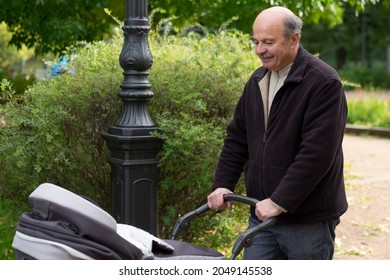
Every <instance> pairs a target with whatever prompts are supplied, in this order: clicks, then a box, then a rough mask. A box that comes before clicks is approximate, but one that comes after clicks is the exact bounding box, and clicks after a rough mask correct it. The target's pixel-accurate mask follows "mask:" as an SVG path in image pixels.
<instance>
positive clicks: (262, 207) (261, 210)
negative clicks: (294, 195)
mask: <svg viewBox="0 0 390 280" xmlns="http://www.w3.org/2000/svg"><path fill="white" fill-rule="evenodd" d="M281 213H282V210H281V209H280V208H278V207H277V206H276V205H275V204H274V203H273V202H272V200H271V199H269V198H267V199H264V200H262V201H260V202H258V203H257V204H256V209H255V214H256V216H257V218H258V219H259V220H260V221H263V222H264V221H266V220H268V219H269V218H272V217H275V216H278V215H280V214H281Z"/></svg>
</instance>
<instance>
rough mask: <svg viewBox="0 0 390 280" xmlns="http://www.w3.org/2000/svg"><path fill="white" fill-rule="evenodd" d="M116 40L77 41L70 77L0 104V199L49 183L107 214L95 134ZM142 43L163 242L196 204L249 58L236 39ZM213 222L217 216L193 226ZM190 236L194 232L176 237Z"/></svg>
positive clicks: (114, 84) (115, 87)
mask: <svg viewBox="0 0 390 280" xmlns="http://www.w3.org/2000/svg"><path fill="white" fill-rule="evenodd" d="M122 42H123V38H122V36H121V34H118V35H117V36H116V37H115V38H113V40H112V42H110V43H106V42H97V43H94V44H87V45H85V46H84V48H81V49H79V50H78V51H77V55H76V56H75V57H74V58H73V62H72V64H71V65H70V67H72V69H74V71H73V72H74V75H71V74H70V73H65V74H63V75H60V76H56V77H54V78H50V79H48V80H44V81H42V82H39V83H38V84H36V85H34V86H33V87H31V88H29V89H28V90H27V91H26V93H25V95H24V96H23V98H22V100H19V101H18V102H8V103H7V104H5V105H2V107H0V110H1V111H0V120H2V122H1V130H0V164H1V167H2V168H1V169H0V180H1V181H0V185H1V186H2V189H1V190H0V196H2V197H12V198H13V200H14V201H15V202H16V203H18V204H20V205H23V204H25V203H26V200H27V199H26V198H27V196H28V195H29V194H30V193H31V191H32V190H33V189H35V188H36V187H37V185H39V184H41V183H43V182H51V183H54V184H58V185H60V186H63V187H65V188H67V189H69V190H72V191H74V192H76V193H79V194H83V195H86V196H89V197H90V198H92V199H93V200H95V201H97V202H98V203H99V204H100V205H102V206H103V207H104V208H105V209H109V201H110V199H109V196H110V191H111V190H110V179H109V173H110V167H109V164H108V153H109V151H108V149H107V148H106V144H105V142H104V140H103V139H102V137H101V133H102V132H105V131H106V130H107V128H108V126H109V125H111V124H113V123H114V122H115V121H116V120H117V118H118V117H119V116H120V110H121V107H122V105H121V101H120V99H119V98H118V97H117V94H118V92H119V88H120V83H121V82H122V80H123V76H122V73H121V72H122V70H121V69H120V67H119V64H118V57H119V54H120V50H121V47H122ZM150 46H151V50H152V54H153V57H154V64H153V66H152V68H151V70H150V77H149V79H150V81H151V84H152V85H153V92H154V95H155V96H154V97H153V98H152V99H151V102H150V106H149V107H150V112H151V115H152V118H153V120H154V121H155V122H156V123H157V124H158V125H159V127H160V129H161V135H159V137H161V138H162V139H163V140H164V145H163V148H162V150H161V153H160V154H159V158H160V166H159V167H160V178H161V181H160V190H159V205H160V211H159V213H160V232H161V235H162V236H163V237H167V235H168V233H169V232H170V230H171V228H172V226H173V222H174V221H175V219H176V218H177V217H178V215H180V214H184V213H185V212H187V211H190V210H193V209H194V208H195V207H196V206H199V205H200V204H201V203H204V202H205V199H206V196H207V194H208V193H209V192H210V185H211V183H212V179H213V174H214V166H215V163H216V161H217V157H218V155H219V151H220V148H221V145H222V140H223V137H224V130H225V127H226V124H227V122H228V120H229V119H230V117H231V115H232V113H233V108H234V105H235V103H236V100H237V99H238V97H239V95H241V92H242V88H243V85H244V83H245V81H246V80H247V78H248V76H249V75H250V73H251V72H252V71H253V69H254V68H255V67H257V66H258V59H257V58H256V56H255V55H254V54H253V53H252V50H251V45H250V40H249V38H248V37H247V36H245V35H242V34H239V33H225V32H220V33H219V34H217V35H211V34H207V35H206V36H205V37H198V36H196V35H191V34H190V35H189V36H186V37H160V36H158V35H156V34H151V36H150ZM20 211H21V209H20ZM231 218H233V217H231ZM218 219H221V218H218ZM214 224H221V223H220V220H214V222H211V220H206V221H203V222H201V225H214ZM231 224H232V223H224V224H221V226H222V227H223V232H224V233H226V231H228V232H230V233H232V232H234V231H235V229H234V228H232V227H231ZM198 234H199V231H196V226H195V231H192V232H189V233H187V234H186V236H185V238H193V237H194V236H195V235H198ZM224 238H226V239H225V241H224V242H225V243H226V242H228V243H229V242H230V241H231V239H229V238H227V237H226V235H225V236H224ZM206 239H207V238H206ZM220 241H221V240H220ZM206 246H207V244H206ZM218 247H224V246H222V245H219V246H218Z"/></svg>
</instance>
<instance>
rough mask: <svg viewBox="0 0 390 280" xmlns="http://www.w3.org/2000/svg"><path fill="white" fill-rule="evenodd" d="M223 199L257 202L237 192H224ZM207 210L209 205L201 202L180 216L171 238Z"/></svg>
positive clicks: (252, 204)
mask: <svg viewBox="0 0 390 280" xmlns="http://www.w3.org/2000/svg"><path fill="white" fill-rule="evenodd" d="M224 200H225V201H237V202H241V203H244V204H248V205H250V206H255V205H256V203H257V202H259V201H258V200H257V199H255V198H251V197H247V196H243V195H239V194H234V193H229V194H225V195H224ZM207 210H209V206H208V205H207V203H206V204H203V205H202V206H200V207H199V208H197V209H195V210H193V211H191V212H188V213H187V214H184V215H183V216H181V217H180V218H179V219H178V220H177V222H176V224H175V226H174V227H173V230H172V234H171V239H172V240H175V239H176V238H177V236H178V235H179V233H180V232H181V231H182V230H187V229H188V228H189V227H190V226H191V221H192V220H193V219H195V218H196V217H198V216H199V215H201V214H203V213H204V212H206V211H207Z"/></svg>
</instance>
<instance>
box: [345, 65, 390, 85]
mask: <svg viewBox="0 0 390 280" xmlns="http://www.w3.org/2000/svg"><path fill="white" fill-rule="evenodd" d="M340 76H341V77H342V78H343V79H345V80H348V81H350V82H353V83H356V84H359V85H360V86H361V87H362V88H365V89H388V88H390V73H389V72H387V71H386V70H384V69H375V68H366V67H358V66H357V67H356V66H355V67H349V68H346V69H343V70H341V71H340Z"/></svg>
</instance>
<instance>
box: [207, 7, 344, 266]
mask: <svg viewBox="0 0 390 280" xmlns="http://www.w3.org/2000/svg"><path fill="white" fill-rule="evenodd" d="M301 28H302V20H301V19H300V18H299V17H297V16H296V15H295V14H294V13H292V12H291V11H290V10H288V9H286V8H283V7H272V8H269V9H266V10H264V11H262V12H261V13H260V14H259V15H258V16H257V18H256V19H255V21H254V24H253V41H254V43H255V49H256V54H257V55H258V56H259V58H260V60H261V62H262V66H261V67H260V68H258V69H256V70H255V71H254V73H253V74H252V76H251V77H250V78H249V80H248V82H247V83H246V85H245V88H244V91H243V94H242V96H241V98H240V99H239V101H238V104H237V106H236V108H235V112H234V117H233V120H232V121H231V123H230V124H229V126H228V128H227V137H226V139H225V142H224V146H223V148H222V151H221V154H220V158H219V162H218V164H217V167H216V172H215V181H214V183H213V186H212V190H213V192H212V193H211V194H210V195H209V197H208V204H209V207H210V208H212V209H220V208H223V207H225V206H226V205H225V203H224V200H223V195H224V194H226V193H230V192H233V191H234V188H235V185H236V183H237V181H238V179H239V178H240V176H241V174H242V172H243V173H244V176H245V184H246V192H247V195H248V196H250V197H253V198H256V199H258V200H259V201H260V202H259V203H257V205H256V207H252V208H251V215H250V217H249V227H253V226H255V225H257V224H259V223H261V222H262V221H265V220H267V219H269V218H271V217H276V216H277V217H278V218H277V221H278V222H277V224H276V225H274V226H273V227H271V228H270V229H269V230H267V231H264V232H261V233H260V234H258V235H257V236H256V238H255V240H254V242H253V245H252V246H251V247H249V248H247V249H246V250H245V251H244V259H301V260H303V259H305V260H307V259H332V258H333V254H334V239H335V228H336V225H337V224H338V223H339V218H340V216H341V215H342V214H343V213H344V212H346V211H347V208H348V204H347V200H346V194H345V188H344V178H343V152H342V141H343V135H344V128H345V124H346V117H347V105H346V98H345V93H344V89H343V85H342V82H341V80H340V77H339V75H338V74H337V72H336V71H335V70H334V69H333V68H332V67H330V66H329V65H327V64H326V63H324V62H323V61H321V60H320V59H319V58H317V57H315V56H312V55H311V54H309V53H308V52H307V51H306V50H305V49H304V48H303V46H302V45H301V44H300V38H301ZM228 206H229V207H230V206H231V203H230V202H229V203H228Z"/></svg>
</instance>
